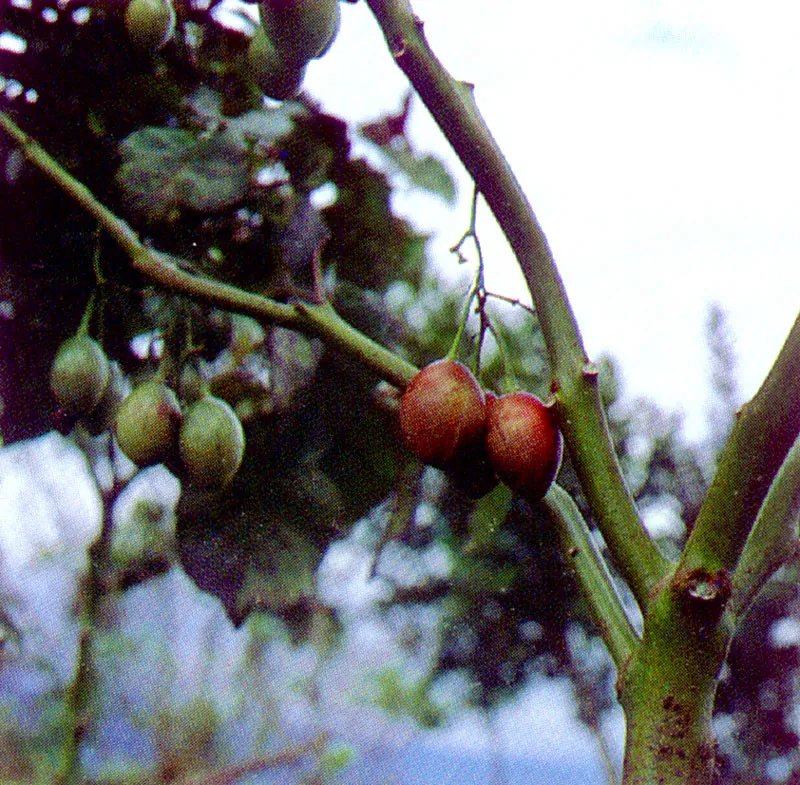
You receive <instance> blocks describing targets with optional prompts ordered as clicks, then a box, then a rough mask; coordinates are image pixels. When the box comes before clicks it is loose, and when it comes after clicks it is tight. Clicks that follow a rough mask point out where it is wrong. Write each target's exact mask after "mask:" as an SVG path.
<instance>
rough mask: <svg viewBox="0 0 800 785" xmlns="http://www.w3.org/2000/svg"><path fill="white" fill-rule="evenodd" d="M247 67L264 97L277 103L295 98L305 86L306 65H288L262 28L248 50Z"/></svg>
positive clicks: (251, 41) (254, 34)
mask: <svg viewBox="0 0 800 785" xmlns="http://www.w3.org/2000/svg"><path fill="white" fill-rule="evenodd" d="M247 65H248V67H249V69H250V74H251V76H252V77H253V81H254V82H255V83H256V84H257V85H258V88H259V90H261V92H262V93H264V95H266V96H267V97H269V98H274V99H275V100H276V101H284V100H286V99H287V98H294V96H296V95H297V93H298V92H300V87H301V85H302V84H303V77H304V76H305V73H306V70H305V65H304V64H300V65H299V66H294V65H288V64H287V63H286V62H285V61H284V60H283V58H282V57H281V56H280V54H278V50H277V49H276V48H275V45H274V44H273V43H272V41H271V40H270V39H269V36H268V35H267V34H266V33H265V32H264V30H263V29H262V28H260V27H259V28H256V31H255V33H253V37H252V38H251V39H250V45H249V46H248V48H247Z"/></svg>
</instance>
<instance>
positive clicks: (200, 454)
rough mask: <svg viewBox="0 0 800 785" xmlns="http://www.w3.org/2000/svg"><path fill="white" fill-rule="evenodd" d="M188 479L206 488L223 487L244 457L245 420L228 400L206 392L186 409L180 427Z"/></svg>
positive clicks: (184, 466) (182, 454)
mask: <svg viewBox="0 0 800 785" xmlns="http://www.w3.org/2000/svg"><path fill="white" fill-rule="evenodd" d="M179 443H180V454H181V461H182V463H183V468H184V471H185V472H186V479H187V480H188V481H189V482H191V483H194V484H195V485H199V486H201V487H203V488H222V487H223V486H225V485H227V484H228V483H229V482H230V481H231V479H233V476H234V475H235V474H236V472H237V471H238V470H239V466H241V463H242V458H243V457H244V430H243V429H242V423H241V421H240V420H239V418H238V417H237V416H236V413H235V412H234V411H233V409H232V408H231V407H230V405H229V404H228V403H226V402H225V401H223V400H222V399H221V398H216V397H214V396H213V395H207V396H205V397H204V398H201V399H200V400H199V401H197V402H195V403H193V404H192V405H191V406H189V408H188V409H186V412H185V413H184V416H183V424H182V425H181V431H180V438H179Z"/></svg>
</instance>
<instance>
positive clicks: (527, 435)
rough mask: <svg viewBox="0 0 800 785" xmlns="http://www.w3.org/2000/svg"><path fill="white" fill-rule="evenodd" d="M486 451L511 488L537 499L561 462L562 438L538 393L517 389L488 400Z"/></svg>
mask: <svg viewBox="0 0 800 785" xmlns="http://www.w3.org/2000/svg"><path fill="white" fill-rule="evenodd" d="M485 438H486V451H487V453H488V455H489V459H490V460H491V462H492V465H493V466H494V470H495V471H496V472H497V476H498V477H499V478H500V479H501V480H503V482H505V483H506V484H507V485H508V486H509V487H510V488H511V489H512V490H514V491H517V492H519V493H521V494H523V495H524V496H525V497H526V498H527V499H528V500H529V501H538V500H539V499H541V498H542V497H543V496H544V495H545V493H547V490H548V488H549V487H550V485H551V483H552V482H553V480H554V479H555V476H556V473H557V472H558V468H559V466H560V465H561V454H562V439H561V432H560V431H559V430H558V427H557V425H556V422H555V419H554V417H553V415H552V412H551V411H550V409H549V408H548V407H547V406H545V405H544V404H543V403H542V402H541V401H540V400H539V399H538V398H537V397H536V396H535V395H532V394H531V393H526V392H516V393H511V394H510V395H503V396H501V397H499V398H495V397H494V396H491V397H489V398H488V400H487V403H486V437H485Z"/></svg>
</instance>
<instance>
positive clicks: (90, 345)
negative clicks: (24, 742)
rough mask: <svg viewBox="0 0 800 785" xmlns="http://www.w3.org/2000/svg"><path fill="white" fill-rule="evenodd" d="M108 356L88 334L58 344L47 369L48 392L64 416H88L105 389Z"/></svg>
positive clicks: (107, 376)
mask: <svg viewBox="0 0 800 785" xmlns="http://www.w3.org/2000/svg"><path fill="white" fill-rule="evenodd" d="M108 378H109V365H108V357H106V353H105V352H104V351H103V349H102V347H101V346H100V344H99V343H97V341H95V340H93V339H91V338H90V337H89V336H88V335H73V336H72V337H71V338H67V340H66V341H64V343H62V344H61V346H60V347H59V349H58V351H57V352H56V356H55V359H54V360H53V365H52V366H51V368H50V389H51V390H52V392H53V397H54V398H55V399H56V401H57V402H58V405H59V407H60V408H61V409H63V411H64V412H65V413H66V414H67V415H80V414H88V413H89V412H91V411H92V409H94V408H95V406H97V404H98V403H100V400H101V399H102V397H103V395H104V393H105V391H106V388H107V387H108Z"/></svg>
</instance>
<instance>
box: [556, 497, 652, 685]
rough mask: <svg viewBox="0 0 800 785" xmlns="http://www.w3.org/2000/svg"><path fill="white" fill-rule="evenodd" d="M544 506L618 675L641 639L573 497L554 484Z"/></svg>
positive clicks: (565, 558)
mask: <svg viewBox="0 0 800 785" xmlns="http://www.w3.org/2000/svg"><path fill="white" fill-rule="evenodd" d="M542 504H544V506H545V507H546V508H547V511H548V512H549V513H550V515H551V516H552V518H553V520H554V522H555V523H556V526H557V527H558V533H559V538H560V540H561V550H562V552H563V555H564V560H565V561H566V563H567V564H568V565H569V566H570V568H571V569H572V571H573V572H574V574H575V578H576V579H577V581H578V585H579V587H580V589H581V593H582V595H583V598H584V600H585V601H586V603H587V604H588V605H589V609H590V611H591V614H592V618H593V620H594V623H595V624H596V625H597V629H598V632H599V633H600V636H601V637H602V639H603V642H604V643H605V644H606V648H607V649H608V653H609V654H610V655H611V659H612V660H613V661H614V665H615V666H616V668H617V671H618V672H621V671H623V670H624V668H625V666H626V664H627V663H628V660H629V659H630V657H631V655H632V654H633V653H634V652H635V651H636V649H637V648H638V645H639V637H638V635H637V634H636V631H635V630H634V629H633V625H632V624H631V622H630V619H628V614H627V613H625V609H624V608H623V606H622V600H621V598H620V596H619V594H618V593H617V590H616V588H615V587H614V584H613V582H612V578H611V575H610V573H609V572H608V568H607V567H606V565H605V562H604V561H603V557H602V555H601V554H600V551H599V550H598V548H597V545H596V544H595V542H594V540H593V539H592V535H591V533H590V532H589V527H588V526H587V525H586V521H585V520H584V519H583V516H582V515H581V512H580V510H579V509H578V506H577V505H576V504H575V502H574V501H573V499H572V497H571V496H570V495H569V494H568V493H567V492H566V491H565V490H564V489H563V488H562V487H561V486H559V485H556V484H555V483H553V485H551V486H550V490H549V491H548V492H547V495H546V496H545V497H544V499H543V501H542Z"/></svg>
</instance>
